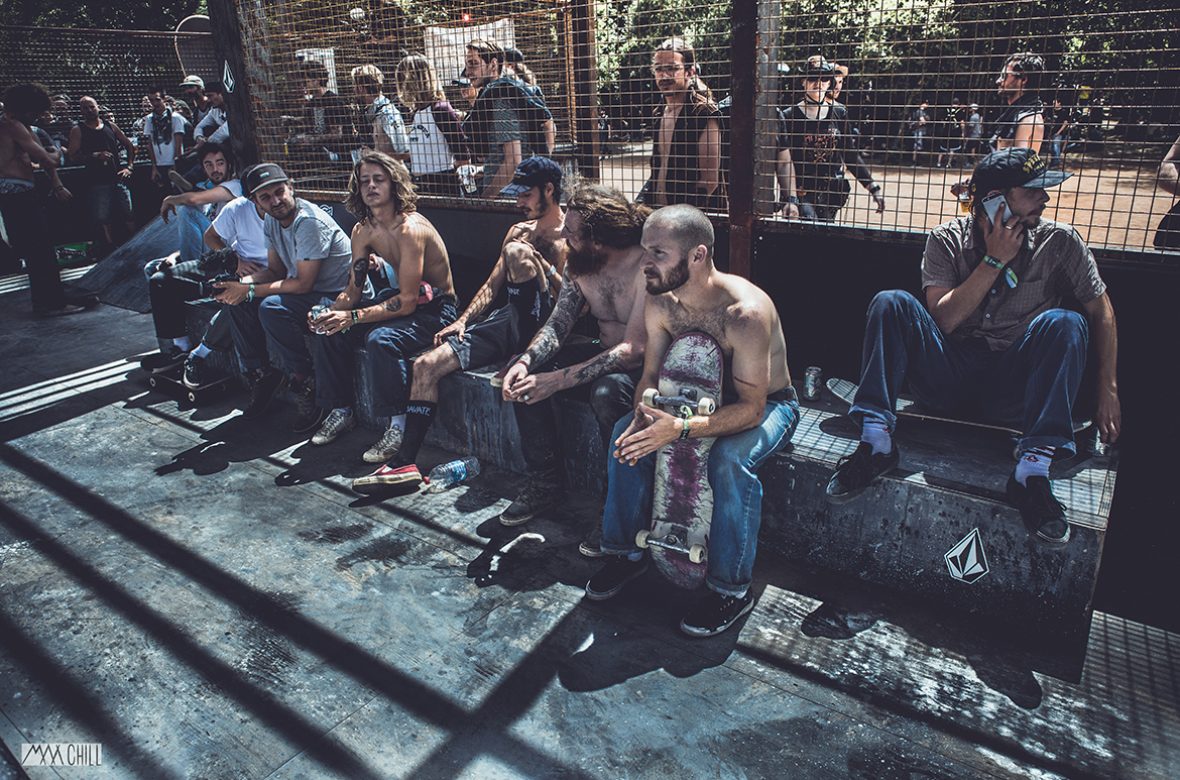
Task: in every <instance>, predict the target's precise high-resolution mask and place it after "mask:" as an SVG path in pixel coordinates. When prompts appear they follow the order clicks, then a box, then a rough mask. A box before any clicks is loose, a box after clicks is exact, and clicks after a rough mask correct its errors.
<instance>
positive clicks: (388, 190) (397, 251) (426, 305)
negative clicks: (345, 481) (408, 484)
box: [308, 151, 456, 487]
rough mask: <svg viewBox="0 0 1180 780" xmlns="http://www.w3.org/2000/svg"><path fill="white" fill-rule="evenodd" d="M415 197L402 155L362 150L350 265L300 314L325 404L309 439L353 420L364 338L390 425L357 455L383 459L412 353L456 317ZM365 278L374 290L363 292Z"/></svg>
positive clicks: (350, 203) (398, 417)
mask: <svg viewBox="0 0 1180 780" xmlns="http://www.w3.org/2000/svg"><path fill="white" fill-rule="evenodd" d="M417 202H418V194H417V193H416V192H415V191H414V185H413V183H412V182H411V181H410V172H409V171H408V170H407V169H406V166H405V165H404V164H402V163H401V162H400V161H398V160H395V159H394V158H393V157H390V156H389V155H388V154H385V153H384V152H374V151H367V152H364V153H363V154H362V155H361V156H360V159H359V160H357V162H356V165H354V166H353V169H352V178H351V179H350V180H349V182H348V200H347V201H345V206H346V207H347V208H348V210H349V211H351V212H352V213H353V214H355V215H356V216H357V217H358V218H359V219H360V221H359V222H357V223H356V227H354V228H353V229H352V274H350V276H349V279H348V286H347V287H345V288H344V291H343V292H341V293H340V295H338V296H336V300H335V301H332V302H331V306H330V307H329V309H328V311H327V312H326V313H324V314H323V315H321V316H320V317H318V318H316V319H312V318H311V317H310V315H309V317H308V327H309V328H310V329H311V330H312V332H313V333H315V334H317V335H316V338H315V339H314V341H313V343H312V355H313V357H314V360H313V362H314V364H315V371H316V404H317V405H318V406H319V407H320V409H321V411H324V412H325V413H327V418H326V419H325V420H324V421H323V424H322V425H321V426H319V430H318V431H317V432H316V434H315V436H313V437H312V443H313V444H327V443H328V442H330V441H333V440H334V439H336V438H337V437H338V436H339V435H340V434H341V433H342V432H344V431H346V430H349V429H350V428H352V427H354V426H355V425H356V415H355V414H354V413H353V409H352V407H353V404H354V403H355V401H356V389H355V388H354V387H353V381H352V380H353V364H352V362H353V354H354V352H355V351H356V347H358V346H360V345H362V344H363V345H364V347H365V361H366V364H367V366H368V372H367V376H368V377H369V379H370V382H371V388H372V391H373V399H374V411H375V412H376V414H377V416H378V417H389V418H390V423H389V426H390V428H389V430H387V431H386V432H385V433H384V434H383V435H382V436H381V439H380V440H379V441H378V442H377V443H376V444H374V445H373V446H372V447H371V448H370V449H369V451H368V452H366V453H365V455H364V458H365V460H366V461H367V462H369V463H381V462H383V461H386V460H389V458H391V457H393V455H394V453H396V451H397V448H396V446H394V445H395V444H396V443H397V442H400V441H401V438H402V434H401V429H403V428H404V427H405V424H406V402H407V401H408V400H409V394H410V358H412V357H413V356H414V355H416V354H417V353H419V352H421V351H422V350H424V349H427V348H428V347H430V346H431V345H432V344H433V339H434V334H435V333H438V332H439V330H440V329H442V328H443V327H444V326H446V325H449V324H450V323H452V322H454V321H455V313H456V312H455V285H454V283H453V282H452V281H451V260H450V256H449V255H448V254H447V247H446V245H445V244H444V243H443V240H442V236H440V235H439V234H438V231H437V230H435V229H434V225H432V224H430V220H428V219H427V218H426V217H424V216H422V215H421V214H419V213H418V206H417ZM366 282H368V283H370V284H366ZM370 285H371V286H370ZM366 287H369V288H370V289H371V290H372V296H367V295H365V293H366V292H367V290H366ZM329 410H330V411H329ZM395 429H396V431H397V433H396V435H395V434H394V433H392V431H394V430H395ZM358 481H359V480H358ZM361 486H362V487H363V483H362V485H361Z"/></svg>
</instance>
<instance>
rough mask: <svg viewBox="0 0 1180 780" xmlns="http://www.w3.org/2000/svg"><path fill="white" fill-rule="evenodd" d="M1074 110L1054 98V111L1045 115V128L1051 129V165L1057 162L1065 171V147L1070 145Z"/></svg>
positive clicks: (1059, 99)
mask: <svg viewBox="0 0 1180 780" xmlns="http://www.w3.org/2000/svg"><path fill="white" fill-rule="evenodd" d="M1073 123H1074V115H1073V109H1070V108H1066V107H1065V106H1063V105H1062V104H1061V98H1053V109H1052V111H1047V112H1046V113H1045V126H1046V127H1048V128H1050V133H1051V135H1050V142H1049V164H1050V165H1052V164H1053V163H1054V162H1057V163H1058V165H1059V167H1060V168H1061V169H1062V170H1064V169H1065V147H1066V145H1067V144H1068V143H1069V134H1070V129H1071V128H1072V127H1073Z"/></svg>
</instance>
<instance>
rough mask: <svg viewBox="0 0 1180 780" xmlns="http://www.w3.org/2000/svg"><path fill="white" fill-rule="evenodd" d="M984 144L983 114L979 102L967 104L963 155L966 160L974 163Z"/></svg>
mask: <svg viewBox="0 0 1180 780" xmlns="http://www.w3.org/2000/svg"><path fill="white" fill-rule="evenodd" d="M982 145H983V114H981V113H979V104H978V103H972V104H971V105H969V106H967V123H966V125H965V126H964V128H963V156H964V157H966V162H968V163H974V162H975V157H976V155H978V154H979V153H980V146H982Z"/></svg>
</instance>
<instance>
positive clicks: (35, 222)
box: [0, 189, 66, 309]
mask: <svg viewBox="0 0 1180 780" xmlns="http://www.w3.org/2000/svg"><path fill="white" fill-rule="evenodd" d="M48 208H49V203H48V201H47V200H46V197H45V192H44V191H43V190H41V189H32V190H29V191H28V192H21V193H17V194H8V195H0V214H3V215H4V228H5V230H7V231H8V240H9V241H11V242H12V249H13V251H14V252H15V253H16V255H17V256H18V257H23V258H24V259H25V264H26V266H27V267H28V270H29V291H30V293H31V294H32V297H33V306H34V307H36V308H38V309H60V308H61V307H62V306H65V304H66V295H65V288H64V287H63V286H62V283H61V274H60V273H59V272H58V269H57V255H56V254H54V251H53V242H52V240H51V239H50V233H49V218H48V211H47V210H48Z"/></svg>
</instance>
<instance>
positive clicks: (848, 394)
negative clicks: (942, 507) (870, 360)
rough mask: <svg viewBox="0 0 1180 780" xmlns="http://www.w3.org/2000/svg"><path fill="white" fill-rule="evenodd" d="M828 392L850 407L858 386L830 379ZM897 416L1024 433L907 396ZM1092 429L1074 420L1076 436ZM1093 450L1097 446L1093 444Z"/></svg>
mask: <svg viewBox="0 0 1180 780" xmlns="http://www.w3.org/2000/svg"><path fill="white" fill-rule="evenodd" d="M826 384H827V387H828V390H830V391H832V394H833V395H834V396H836V397H837V398H839V399H840V400H841V401H843V402H844V403H846V404H848V405H849V406H851V405H852V401H853V399H854V398H855V397H856V389H857V387H858V385H857V384H856V383H855V382H849V381H848V380H847V379H836V378H832V379H829V380H828V381H827V382H826ZM896 414H897V416H898V417H909V418H912V419H915V420H930V421H933V422H941V423H954V424H956V425H969V426H971V427H972V428H984V429H986V430H989V431H1000V432H1002V433H1006V434H1008V435H1009V436H1011V437H1012V438H1013V439H1018V438H1020V436H1021V435H1023V432H1022V431H1021V430H1020V429H1019V428H1013V427H1011V426H1009V425H1002V424H1000V423H996V422H988V421H986V420H978V419H973V418H971V417H955V416H954V415H951V414H949V413H947V412H943V411H939V410H936V409H931V408H929V407H928V406H925V405H924V404H923V403H922V402H921V401H917V400H915V399H913V398H907V397H905V396H898V398H897V409H896ZM1089 427H1090V421H1089V420H1074V421H1073V432H1074V433H1075V434H1077V433H1080V432H1081V431H1084V430H1086V429H1087V428H1089ZM1090 446H1091V448H1093V447H1095V446H1096V445H1093V444H1091V445H1090ZM1019 456H1020V453H1019V452H1014V453H1013V457H1019Z"/></svg>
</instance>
